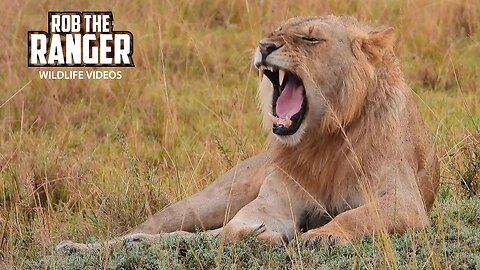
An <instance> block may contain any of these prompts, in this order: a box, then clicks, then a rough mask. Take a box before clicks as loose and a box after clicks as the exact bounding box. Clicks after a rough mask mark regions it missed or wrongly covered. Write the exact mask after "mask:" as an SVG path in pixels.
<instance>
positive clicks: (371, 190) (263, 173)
mask: <svg viewBox="0 0 480 270" xmlns="http://www.w3.org/2000/svg"><path fill="white" fill-rule="evenodd" d="M393 45H394V30H393V28H390V27H372V26H370V25H368V24H366V23H361V22H358V21H357V20H356V19H355V18H352V17H336V16H333V15H330V16H325V17H295V18H292V19H289V20H287V21H286V22H285V23H284V24H282V25H281V26H280V27H278V28H277V29H276V30H274V31H273V32H271V33H270V34H268V35H267V36H266V37H265V38H264V39H262V40H261V41H260V42H259V45H258V47H257V49H256V51H255V56H254V65H255V67H256V68H257V69H258V71H259V75H260V86H259V91H258V92H259V95H258V97H259V101H260V110H261V113H262V115H263V117H262V118H263V124H264V126H265V128H266V129H267V132H269V136H268V138H267V145H268V148H267V151H266V152H264V153H261V154H258V155H256V156H254V157H251V158H249V159H247V160H245V161H243V162H240V163H239V164H238V165H236V166H235V167H234V168H232V169H230V170H229V171H228V172H227V173H226V174H225V175H223V176H221V177H220V178H219V179H218V180H216V181H215V182H213V183H212V184H211V185H210V186H208V187H207V188H205V189H204V190H203V191H201V192H199V193H197V194H195V195H193V196H191V197H188V198H185V199H183V200H181V201H179V202H177V203H174V204H172V205H169V206H167V207H165V208H164V209H163V210H161V211H160V212H158V213H156V214H155V215H153V216H151V217H150V218H148V219H147V220H146V221H145V222H144V223H142V224H140V225H139V226H138V227H136V228H135V229H133V230H132V231H131V232H130V233H128V234H127V235H125V236H122V237H119V238H116V239H113V240H110V241H106V242H102V243H93V244H80V243H74V242H71V241H62V242H61V243H60V244H59V245H58V246H57V250H59V251H78V250H94V249H98V248H101V247H106V246H115V245H122V244H129V243H133V242H136V241H147V242H149V241H157V240H161V239H164V238H165V237H170V236H180V237H186V238H188V237H190V236H192V235H193V234H194V233H195V232H196V231H198V230H202V231H205V233H206V234H209V235H212V236H221V237H224V239H225V240H226V241H236V240H241V239H244V238H245V237H246V236H249V235H250V236H253V237H256V238H257V239H260V240H262V241H265V242H266V243H268V244H271V245H285V244H287V243H289V242H292V240H293V239H297V240H298V241H295V242H298V243H299V244H301V245H302V246H303V247H313V248H314V247H318V246H325V245H335V244H347V243H351V242H353V241H358V240H360V239H362V238H364V237H367V236H370V235H373V234H376V233H377V234H378V233H391V232H398V233H401V232H405V231H406V230H420V229H422V228H425V227H427V226H429V224H430V223H429V217H428V213H429V211H430V209H431V208H432V205H433V202H434V200H435V196H436V193H437V189H438V184H439V178H440V176H439V163H438V158H437V156H436V153H435V146H434V144H433V142H432V140H431V138H430V134H429V130H428V128H427V127H426V125H425V124H424V123H423V120H422V118H421V115H420V113H419V111H418V108H417V106H416V104H415V101H414V97H413V94H412V90H411V88H410V87H408V86H407V84H406V83H405V80H404V78H403V75H402V72H401V70H400V64H399V61H398V59H397V57H396V56H395V53H394V50H393V47H394V46H393ZM296 236H298V237H296Z"/></svg>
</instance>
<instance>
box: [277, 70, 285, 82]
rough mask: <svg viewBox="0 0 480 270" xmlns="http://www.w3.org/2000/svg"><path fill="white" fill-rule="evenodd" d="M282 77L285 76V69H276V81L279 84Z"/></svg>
mask: <svg viewBox="0 0 480 270" xmlns="http://www.w3.org/2000/svg"><path fill="white" fill-rule="evenodd" d="M284 78H285V71H283V70H281V69H279V70H278V83H280V85H282V83H283V79H284Z"/></svg>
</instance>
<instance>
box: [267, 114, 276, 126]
mask: <svg viewBox="0 0 480 270" xmlns="http://www.w3.org/2000/svg"><path fill="white" fill-rule="evenodd" d="M268 116H270V120H272V122H273V123H274V124H275V125H277V124H278V118H277V117H275V116H273V114H271V113H268Z"/></svg>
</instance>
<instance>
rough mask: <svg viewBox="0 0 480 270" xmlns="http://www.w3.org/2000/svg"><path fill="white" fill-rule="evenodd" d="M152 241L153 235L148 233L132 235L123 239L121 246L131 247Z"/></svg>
mask: <svg viewBox="0 0 480 270" xmlns="http://www.w3.org/2000/svg"><path fill="white" fill-rule="evenodd" d="M153 239H154V235H152V234H148V233H134V234H130V235H127V236H125V237H123V246H124V247H126V248H129V247H132V246H133V245H135V244H138V243H149V242H152V241H153Z"/></svg>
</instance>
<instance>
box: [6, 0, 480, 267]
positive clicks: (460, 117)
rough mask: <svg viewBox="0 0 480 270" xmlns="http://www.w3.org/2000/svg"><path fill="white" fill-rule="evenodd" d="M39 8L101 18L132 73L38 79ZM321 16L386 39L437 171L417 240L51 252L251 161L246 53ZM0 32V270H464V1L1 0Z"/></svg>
mask: <svg viewBox="0 0 480 270" xmlns="http://www.w3.org/2000/svg"><path fill="white" fill-rule="evenodd" d="M53 10H55V11H61V10H85V11H95V10H111V11H112V12H113V16H114V23H115V28H116V29H118V30H128V31H131V32H132V33H133V35H134V54H133V59H134V61H135V68H123V69H116V70H122V72H123V73H122V74H123V78H122V79H121V80H40V79H39V76H38V70H39V69H38V68H27V54H26V51H27V50H26V48H27V31H29V30H44V29H46V28H47V12H48V11H53ZM328 14H335V15H343V14H345V15H353V16H355V17H357V18H358V19H359V20H366V21H369V22H371V23H372V24H379V25H380V24H382V25H389V26H393V27H394V28H395V29H396V35H397V41H396V53H397V55H398V57H399V58H400V60H401V63H402V69H403V72H404V75H405V78H406V80H407V81H408V84H409V85H410V86H411V87H412V88H413V90H414V92H415V96H416V99H417V104H418V106H419V107H420V110H421V112H422V115H423V117H424V119H425V121H426V123H427V125H428V126H429V128H430V131H431V134H432V136H433V138H434V141H435V143H436V146H437V153H438V157H439V159H440V163H441V186H440V190H439V193H438V197H437V200H436V202H435V206H434V209H433V211H432V214H431V223H432V226H431V228H429V229H426V230H423V231H420V232H407V233H406V234H403V235H395V234H391V235H376V236H374V237H371V238H368V239H366V240H364V241H362V242H359V243H355V244H353V245H348V246H339V247H333V248H322V249H318V250H302V249H300V248H299V247H298V246H297V245H295V244H294V245H291V246H289V247H286V248H283V247H282V248H280V247H278V248H271V247H268V246H266V245H264V244H262V243H261V242H258V241H256V240H253V239H249V240H246V241H244V242H241V243H235V244H232V243H228V244H226V243H224V242H223V241H222V240H221V239H210V238H206V237H202V236H199V237H197V238H195V239H194V240H191V241H184V240H181V239H170V240H168V241H166V242H165V243H160V244H156V245H148V244H138V245H133V246H132V247H130V248H128V249H125V248H118V249H113V250H103V251H101V252H96V253H90V254H88V253H79V254H72V255H62V254H56V253H55V252H54V247H55V245H56V244H57V243H58V242H60V241H61V240H64V239H71V240H74V241H79V242H94V241H96V240H100V239H107V238H112V237H116V236H119V235H122V234H125V233H126V232H128V231H129V230H130V229H131V228H134V227H135V226H136V225H137V224H139V223H140V222H142V221H143V220H145V219H146V218H147V217H148V216H150V215H152V214H154V213H155V212H156V211H158V210H160V209H161V208H162V207H164V206H166V205H167V204H170V203H173V202H176V201H178V200H181V199H183V198H185V197H187V196H189V195H192V194H194V193H196V192H198V191H199V190H201V189H203V188H205V187H206V186H207V185H208V184H209V183H211V182H212V181H214V180H215V179H216V178H217V177H218V176H220V175H221V174H222V173H223V172H225V171H226V170H227V169H229V168H231V167H232V166H234V165H235V164H236V163H237V162H238V161H240V160H243V159H246V158H247V157H250V156H252V155H254V154H256V153H259V152H261V151H262V150H263V149H264V148H265V145H264V142H265V138H266V132H264V131H263V130H262V128H261V117H260V113H259V111H258V109H257V103H256V99H255V98H256V91H257V89H256V88H257V84H258V78H257V77H258V76H257V71H256V69H254V68H253V67H252V55H253V52H254V48H255V47H256V45H257V42H258V41H259V40H260V39H261V38H262V36H263V35H264V34H265V33H267V32H268V31H270V30H272V29H274V28H275V27H276V26H277V25H279V24H280V23H282V22H283V21H284V20H285V19H287V18H289V17H292V16H296V15H302V16H306V15H328ZM0 27H1V29H2V31H1V32H0V37H1V38H0V47H1V50H0V268H2V269H3V268H4V269H103V268H105V269H183V268H195V269H210V268H226V269H230V268H235V269H243V268H248V269H250V268H252V269H257V268H261V269H269V268H281V269H319V268H320V269H332V268H340V269H349V268H354V269H357V268H361V269H384V268H386V269H480V2H479V1H476V0H458V1H453V0H451V1H448V0H445V1H428V0H417V1H413V0H407V1H400V0H383V1H382V0H364V1H360V0H350V1H314V0H297V1H276V0H270V1H268V0H261V1H258V0H256V1H253V0H252V1H249V0H247V1H220V0H212V1H198V0H197V1H173V0H163V1H117V2H110V1H108V2H107V1H105V2H103V1H42V0H40V1H33V0H29V1H4V2H2V8H1V10H0ZM99 70H104V69H99Z"/></svg>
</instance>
